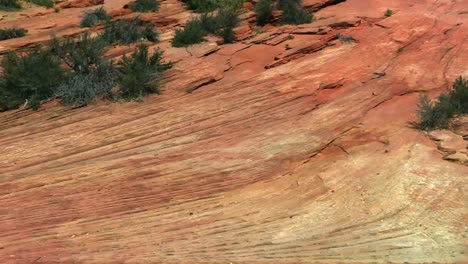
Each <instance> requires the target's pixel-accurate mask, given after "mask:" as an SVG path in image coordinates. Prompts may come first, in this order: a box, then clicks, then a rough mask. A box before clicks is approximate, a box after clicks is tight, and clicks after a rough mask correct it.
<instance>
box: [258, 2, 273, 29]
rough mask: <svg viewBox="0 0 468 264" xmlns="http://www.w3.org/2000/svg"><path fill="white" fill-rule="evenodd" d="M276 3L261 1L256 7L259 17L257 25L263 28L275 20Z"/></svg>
mask: <svg viewBox="0 0 468 264" xmlns="http://www.w3.org/2000/svg"><path fill="white" fill-rule="evenodd" d="M274 10H275V2H274V1H273V0H260V2H258V3H257V4H256V5H255V14H256V15H257V24H258V25H259V26H263V25H265V24H267V23H268V22H270V20H271V19H272V18H273V11H274Z"/></svg>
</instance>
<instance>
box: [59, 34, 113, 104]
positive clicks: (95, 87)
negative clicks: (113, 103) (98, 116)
mask: <svg viewBox="0 0 468 264" xmlns="http://www.w3.org/2000/svg"><path fill="white" fill-rule="evenodd" d="M105 47H106V42H104V41H103V40H102V39H101V38H92V37H91V36H90V35H89V33H85V34H84V35H83V36H82V37H80V38H79V39H77V40H72V39H70V38H68V39H65V40H64V41H62V42H60V41H59V40H58V39H56V38H54V40H53V44H52V50H53V52H54V53H55V54H57V55H58V56H59V57H60V58H61V59H62V61H63V62H64V63H65V64H66V65H67V66H68V67H69V68H70V69H71V70H72V72H71V73H69V75H68V76H67V78H66V80H65V82H64V83H62V84H61V85H60V86H59V87H57V89H55V91H54V92H55V95H56V96H57V97H61V98H62V103H63V104H65V105H87V104H89V103H90V102H93V101H94V100H95V99H96V97H98V96H109V95H110V94H111V90H112V88H113V87H114V85H115V81H114V80H115V77H114V68H113V66H112V62H111V61H109V60H107V59H105V58H103V56H104V53H105V52H106V49H105Z"/></svg>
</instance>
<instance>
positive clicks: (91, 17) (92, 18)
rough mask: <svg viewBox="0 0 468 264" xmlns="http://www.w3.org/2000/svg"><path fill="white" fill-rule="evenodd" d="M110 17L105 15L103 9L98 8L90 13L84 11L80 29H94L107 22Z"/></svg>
mask: <svg viewBox="0 0 468 264" xmlns="http://www.w3.org/2000/svg"><path fill="white" fill-rule="evenodd" d="M110 18H111V17H110V16H109V15H107V12H106V10H105V9H104V8H103V7H99V8H97V9H95V10H92V11H85V13H84V15H83V18H82V19H81V23H80V27H94V26H95V25H97V24H99V23H102V22H108V21H109V20H110Z"/></svg>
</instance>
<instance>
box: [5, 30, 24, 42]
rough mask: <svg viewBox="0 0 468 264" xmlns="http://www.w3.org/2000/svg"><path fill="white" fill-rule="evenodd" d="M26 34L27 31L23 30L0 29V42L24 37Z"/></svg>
mask: <svg viewBox="0 0 468 264" xmlns="http://www.w3.org/2000/svg"><path fill="white" fill-rule="evenodd" d="M26 33H28V31H27V30H26V29H24V28H6V29H0V40H6V39H12V38H20V37H24V36H26Z"/></svg>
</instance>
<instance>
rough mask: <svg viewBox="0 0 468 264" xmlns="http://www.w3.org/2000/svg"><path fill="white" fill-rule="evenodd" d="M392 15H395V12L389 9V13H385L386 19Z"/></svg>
mask: <svg viewBox="0 0 468 264" xmlns="http://www.w3.org/2000/svg"><path fill="white" fill-rule="evenodd" d="M392 15H393V11H392V10H391V9H387V11H385V16H386V17H391V16H392Z"/></svg>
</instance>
